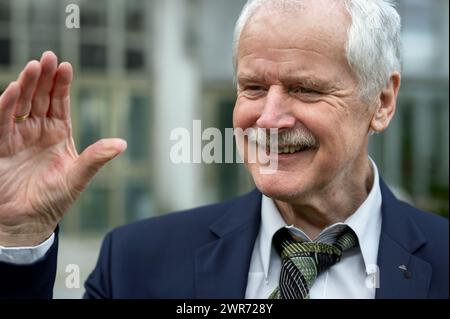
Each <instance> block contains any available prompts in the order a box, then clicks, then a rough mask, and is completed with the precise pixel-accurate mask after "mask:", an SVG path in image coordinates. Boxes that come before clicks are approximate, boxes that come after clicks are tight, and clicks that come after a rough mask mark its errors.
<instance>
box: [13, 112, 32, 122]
mask: <svg viewBox="0 0 450 319" xmlns="http://www.w3.org/2000/svg"><path fill="white" fill-rule="evenodd" d="M29 117H30V113H27V114H25V115H22V116H14V122H16V123H20V122H23V121H26V119H27V118H29Z"/></svg>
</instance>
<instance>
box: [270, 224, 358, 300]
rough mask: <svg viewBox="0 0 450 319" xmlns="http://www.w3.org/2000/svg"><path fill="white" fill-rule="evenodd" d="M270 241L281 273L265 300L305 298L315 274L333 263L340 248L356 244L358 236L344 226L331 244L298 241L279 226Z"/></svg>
mask: <svg viewBox="0 0 450 319" xmlns="http://www.w3.org/2000/svg"><path fill="white" fill-rule="evenodd" d="M273 244H274V246H275V248H276V250H277V251H278V253H279V254H280V256H281V274H280V283H279V286H278V287H277V288H276V289H275V290H274V291H273V292H272V294H271V295H270V296H269V299H309V290H310V289H311V287H312V285H313V284H314V281H315V280H316V278H317V276H318V275H319V274H320V273H321V272H323V271H325V270H326V269H328V268H329V267H331V266H333V265H334V264H335V263H337V262H338V261H339V260H340V258H341V256H342V252H343V251H345V250H347V249H350V248H352V247H355V246H357V245H358V238H357V237H356V234H355V233H354V232H353V230H352V229H351V228H350V227H348V226H347V227H346V228H345V229H344V230H343V231H342V232H341V233H340V234H339V235H338V236H337V238H336V240H335V242H334V243H333V244H332V245H330V244H326V243H317V242H298V241H296V240H295V239H294V238H293V237H292V235H291V233H290V232H289V230H287V229H286V228H284V227H283V228H281V229H280V230H279V231H277V232H276V233H275V235H274V237H273Z"/></svg>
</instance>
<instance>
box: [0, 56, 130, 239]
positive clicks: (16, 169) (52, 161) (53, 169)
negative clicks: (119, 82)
mask: <svg viewBox="0 0 450 319" xmlns="http://www.w3.org/2000/svg"><path fill="white" fill-rule="evenodd" d="M72 78H73V72H72V67H71V65H70V64H69V63H61V64H59V65H58V62H57V57H56V56H55V55H54V54H53V53H52V52H45V53H44V54H43V55H42V58H41V60H40V61H31V62H29V63H28V64H27V65H26V67H25V68H24V70H23V71H22V72H21V73H20V75H19V78H18V79H17V81H15V82H12V83H10V84H9V86H8V88H7V89H6V90H5V91H4V93H3V94H2V95H1V96H0V246H6V247H14V246H35V245H37V244H40V243H41V242H43V241H44V240H45V239H47V238H48V237H49V236H50V235H51V234H52V232H53V231H54V229H55V227H56V225H57V224H58V222H59V221H60V220H61V218H62V217H63V215H64V214H65V213H66V212H67V211H68V209H69V207H70V206H71V204H73V202H74V201H75V200H76V199H77V198H78V196H79V195H80V193H81V192H82V191H83V190H84V188H85V187H86V186H87V184H88V183H89V181H90V180H91V179H92V177H93V176H94V175H95V174H96V173H97V171H98V170H99V169H100V168H101V167H102V166H103V165H104V164H106V163H107V162H108V161H110V160H111V159H113V158H114V157H116V156H117V155H119V154H120V153H122V152H123V151H124V150H125V149H126V142H125V141H123V140H120V139H103V140H100V141H98V142H97V143H95V144H93V145H91V146H89V147H88V148H87V149H86V150H85V151H84V152H83V153H82V154H81V155H78V153H77V151H76V149H75V145H74V142H73V138H72V126H71V119H70V96H69V93H70V86H71V83H72Z"/></svg>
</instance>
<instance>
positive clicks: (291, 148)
mask: <svg viewBox="0 0 450 319" xmlns="http://www.w3.org/2000/svg"><path fill="white" fill-rule="evenodd" d="M290 151H291V154H292V153H295V146H291V147H290Z"/></svg>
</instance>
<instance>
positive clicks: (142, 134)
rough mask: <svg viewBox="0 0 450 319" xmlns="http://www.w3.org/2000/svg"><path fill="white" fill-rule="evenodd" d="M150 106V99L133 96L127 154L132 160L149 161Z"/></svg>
mask: <svg viewBox="0 0 450 319" xmlns="http://www.w3.org/2000/svg"><path fill="white" fill-rule="evenodd" d="M150 123H151V122H150V105H149V100H148V97H146V96H142V95H133V96H132V97H131V101H130V110H129V113H128V119H127V120H126V123H125V125H126V127H127V128H126V140H127V142H128V149H127V154H128V156H130V158H131V159H132V160H147V159H148V156H149V148H150V136H149V134H150V130H149V127H150Z"/></svg>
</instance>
